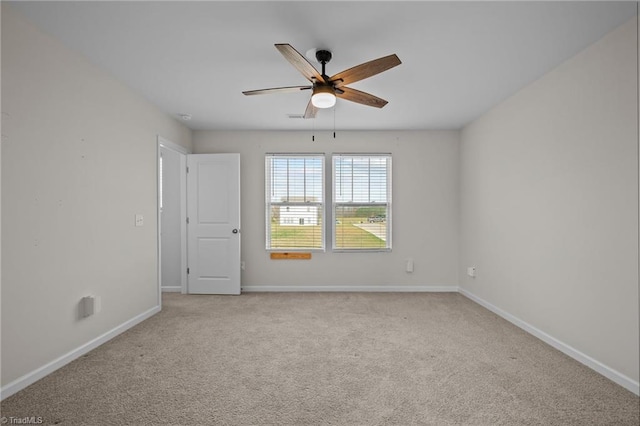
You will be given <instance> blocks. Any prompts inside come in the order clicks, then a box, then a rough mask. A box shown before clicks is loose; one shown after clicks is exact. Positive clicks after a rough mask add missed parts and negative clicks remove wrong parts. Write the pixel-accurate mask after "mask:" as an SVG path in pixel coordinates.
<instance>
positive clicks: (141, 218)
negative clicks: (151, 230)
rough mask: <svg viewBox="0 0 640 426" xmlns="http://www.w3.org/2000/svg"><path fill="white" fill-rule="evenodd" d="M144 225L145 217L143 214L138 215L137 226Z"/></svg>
mask: <svg viewBox="0 0 640 426" xmlns="http://www.w3.org/2000/svg"><path fill="white" fill-rule="evenodd" d="M143 225H144V217H143V216H142V215H141V214H137V215H136V226H143Z"/></svg>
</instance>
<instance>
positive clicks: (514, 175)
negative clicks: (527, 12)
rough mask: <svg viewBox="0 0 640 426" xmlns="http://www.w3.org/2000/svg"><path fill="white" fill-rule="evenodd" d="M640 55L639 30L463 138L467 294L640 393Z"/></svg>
mask: <svg viewBox="0 0 640 426" xmlns="http://www.w3.org/2000/svg"><path fill="white" fill-rule="evenodd" d="M636 49H637V44H636V23H635V20H634V21H632V22H629V23H627V24H625V25H624V26H622V27H620V28H619V29H617V30H615V31H614V32H612V33H610V34H609V35H607V36H606V37H604V38H603V39H602V40H600V41H599V42H597V43H595V44H594V45H592V46H591V47H589V48H587V49H586V50H584V51H583V52H581V53H580V54H578V55H577V56H575V57H573V58H572V59H570V60H568V61H567V62H565V63H564V64H562V65H561V66H559V67H558V68H557V69H555V70H553V71H552V72H550V73H548V74H547V75H545V76H544V77H542V78H541V79H539V80H538V81H536V82H534V83H533V84H531V85H529V86H528V87H527V88H525V89H523V90H522V91H520V92H519V93H517V94H515V95H514V96H512V97H511V98H509V99H508V100H506V101H505V102H503V103H502V104H500V105H499V106H497V107H495V108H494V109H492V110H491V111H489V112H487V113H486V114H484V115H483V116H482V117H481V118H480V119H478V120H476V121H475V122H473V123H472V124H470V125H468V126H466V127H465V128H464V129H463V132H462V142H461V166H460V167H461V192H460V194H461V212H462V214H461V222H460V232H461V239H460V247H461V261H460V284H461V286H462V289H463V291H467V292H468V293H470V294H471V295H474V296H476V297H478V298H479V299H481V300H483V301H485V302H487V303H489V304H491V305H492V306H493V307H495V308H497V309H499V310H502V311H504V312H507V313H509V314H510V315H512V316H513V317H515V318H517V319H519V320H521V321H524V322H525V323H527V324H529V325H530V326H532V327H534V328H536V329H538V330H539V331H541V332H542V333H546V334H548V335H549V336H550V337H552V338H553V339H557V340H558V341H561V342H564V344H566V345H567V347H570V348H573V349H574V350H575V351H577V352H579V353H580V354H583V355H585V356H586V357H587V358H585V359H587V360H588V359H592V360H593V361H595V364H594V365H596V366H597V364H598V363H601V364H602V365H603V366H604V367H606V368H605V370H607V369H608V370H610V372H612V374H613V373H616V374H617V373H619V375H620V376H621V378H622V382H625V380H626V382H625V383H626V384H627V385H628V386H627V387H629V388H631V389H633V388H634V386H635V389H636V392H637V386H638V375H639V373H638V368H639V357H638V336H639V330H638V134H637V131H638V128H637V123H638V122H637V120H638V105H637V97H636V96H637V82H638V81H637V69H636V54H637V50H636ZM467 266H476V267H477V277H476V278H475V279H474V278H469V277H467V276H466V267H467ZM613 375H614V376H615V374H613ZM634 382H635V384H634Z"/></svg>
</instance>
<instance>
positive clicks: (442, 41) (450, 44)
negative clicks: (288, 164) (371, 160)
mask: <svg viewBox="0 0 640 426" xmlns="http://www.w3.org/2000/svg"><path fill="white" fill-rule="evenodd" d="M5 3H6V2H5ZM12 7H13V8H14V9H17V10H19V11H20V12H21V13H22V14H23V15H24V16H25V17H26V18H27V19H28V20H30V21H31V22H33V23H34V24H35V25H36V26H38V27H40V28H41V29H42V30H43V31H45V32H47V33H50V34H52V35H53V36H54V37H56V38H58V39H59V40H61V41H62V43H64V44H66V45H67V46H69V47H70V48H72V49H74V50H77V51H80V52H82V53H83V54H84V55H85V56H86V57H87V58H89V60H90V61H91V62H93V63H95V64H97V65H98V66H99V67H101V68H103V69H105V70H107V71H108V72H109V73H111V74H113V75H114V76H116V77H117V78H118V79H120V80H121V81H123V82H124V83H125V84H126V85H128V86H129V87H131V88H132V89H133V90H134V91H136V92H138V93H140V94H141V95H142V96H144V97H145V98H147V99H148V100H149V101H151V102H152V103H154V104H155V105H157V106H158V107H159V108H160V109H162V110H164V111H166V112H167V113H169V114H172V115H174V116H178V114H181V113H186V114H190V115H192V116H193V119H192V120H191V121H188V122H185V124H186V125H188V126H189V127H191V128H193V129H255V130H264V129H273V130H297V129H311V128H312V127H315V128H316V129H330V128H333V126H334V119H335V126H336V128H337V129H342V130H366V129H371V130H381V129H387V130H393V129H455V128H460V127H462V126H464V125H465V124H466V123H468V122H469V121H471V120H473V119H474V118H476V117H478V116H479V115H480V114H482V113H483V112H485V111H486V110H487V109H489V108H491V107H492V106H494V105H496V104H497V103H498V102H500V101H501V100H503V99H505V98H507V97H508V96H510V95H512V94H513V93H515V92H516V91H517V90H519V89H520V88H522V87H524V86H525V85H527V84H528V83H529V82H531V81H533V80H535V79H536V78H538V77H540V76H542V75H543V74H545V73H546V72H548V71H549V70H551V69H553V68H554V67H556V66H557V65H559V64H560V63H562V62H563V61H564V60H566V59H568V58H570V57H571V56H573V55H574V54H576V53H577V52H579V51H580V50H582V49H583V48H585V47H586V46H588V45H590V44H592V43H593V42H595V41H596V40H598V39H599V38H601V37H602V36H603V35H604V34H606V33H607V32H609V31H610V30H612V29H613V28H615V27H617V26H618V25H620V24H622V23H623V22H625V21H626V20H628V19H630V18H632V17H633V16H635V14H636V3H635V2H573V1H572V2H490V3H489V2H487V3H485V2H419V1H412V2H384V1H373V2H371V1H356V2H331V1H322V2H311V1H298V2H293V1H288V2H271V1H269V2H266V1H261V2H244V1H235V2H219V1H216V2H211V1H209V2H204V1H200V2H155V1H146V2H18V3H12ZM275 43H289V44H291V45H292V46H294V47H295V48H296V49H297V50H298V51H299V52H301V53H302V54H305V52H307V51H308V50H310V49H315V48H325V49H328V50H330V51H331V52H333V59H332V61H331V62H330V63H329V64H328V65H327V74H329V75H332V74H335V73H337V72H339V71H342V70H343V69H346V68H350V67H352V66H354V65H357V64H360V63H362V62H366V61H369V60H371V59H375V58H378V57H381V56H386V55H389V54H391V53H396V54H397V55H398V56H399V57H400V59H401V60H402V62H403V63H402V64H401V65H400V66H398V67H396V68H393V69H391V70H389V71H386V72H384V73H382V74H379V75H376V76H374V77H371V78H369V79H367V80H363V81H360V82H357V83H353V84H352V85H350V87H353V88H354V89H358V90H362V91H365V92H369V93H372V94H374V95H376V96H379V97H381V98H384V99H386V100H388V101H389V104H388V105H386V106H385V107H384V108H382V109H377V108H372V107H367V106H363V105H359V104H355V103H351V102H347V101H343V100H338V104H337V105H336V109H335V114H334V111H333V110H321V111H320V112H319V113H318V116H317V118H316V119H315V120H304V119H300V118H289V117H288V115H289V114H302V113H304V109H305V107H306V104H307V101H308V99H309V98H308V96H309V92H306V91H305V92H300V93H289V94H272V95H263V96H251V97H248V96H244V95H243V94H242V93H241V92H242V91H243V90H253V89H263V88H269V87H279V86H292V85H304V84H306V83H307V80H306V79H305V78H304V77H302V75H301V74H300V73H299V72H298V71H296V69H295V68H293V67H292V66H291V65H290V64H289V63H288V62H287V61H286V60H285V59H284V57H282V55H281V54H280V53H279V52H278V51H277V50H276V49H275V47H274V46H273V45H274V44H275ZM314 65H318V66H319V64H317V63H314Z"/></svg>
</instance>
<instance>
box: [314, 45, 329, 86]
mask: <svg viewBox="0 0 640 426" xmlns="http://www.w3.org/2000/svg"><path fill="white" fill-rule="evenodd" d="M316 59H317V60H318V62H320V63H321V64H322V78H324V79H325V80H326V81H327V82H329V77H327V74H326V73H325V69H324V68H325V65H326V64H327V63H328V62H329V61H331V52H329V51H328V50H318V51H316Z"/></svg>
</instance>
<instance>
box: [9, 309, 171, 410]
mask: <svg viewBox="0 0 640 426" xmlns="http://www.w3.org/2000/svg"><path fill="white" fill-rule="evenodd" d="M158 312H160V306H156V307H153V308H151V309H149V310H148V311H146V312H143V313H141V314H140V315H137V316H135V317H133V318H131V319H130V320H128V321H126V322H124V323H122V324H120V325H119V326H117V327H115V328H113V329H111V330H109V331H107V332H106V333H104V334H102V335H100V336H98V337H96V338H95V339H93V340H91V341H89V342H87V343H85V344H84V345H82V346H80V347H78V348H76V349H74V350H72V351H71V352H68V353H66V354H64V355H62V356H61V357H59V358H57V359H55V360H53V361H51V362H50V363H48V364H45V365H43V366H42V367H40V368H38V369H36V370H34V371H32V372H30V373H27V374H25V375H24V376H22V377H19V378H18V379H16V380H14V381H13V382H11V383H9V384H7V385H5V386H4V387H2V389H0V400H3V399H5V398H7V397H9V396H11V395H13V394H14V393H16V392H18V391H21V390H22V389H24V388H26V387H27V386H29V385H30V384H32V383H35V382H36V381H38V380H40V379H42V378H43V377H45V376H47V375H49V374H51V373H53V372H54V371H56V370H57V369H59V368H61V367H63V366H65V365H67V364H68V363H70V362H71V361H73V360H75V359H77V358H79V357H81V356H82V355H84V354H86V353H87V352H89V351H91V350H93V349H95V348H97V347H98V346H100V345H102V344H104V343H106V342H108V341H109V340H111V339H113V338H114V337H116V336H117V335H118V334H120V333H123V332H125V331H127V330H128V329H130V328H131V327H133V326H135V325H137V324H139V323H141V322H142V321H144V320H146V319H147V318H149V317H151V316H153V315H155V314H157V313H158Z"/></svg>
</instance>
